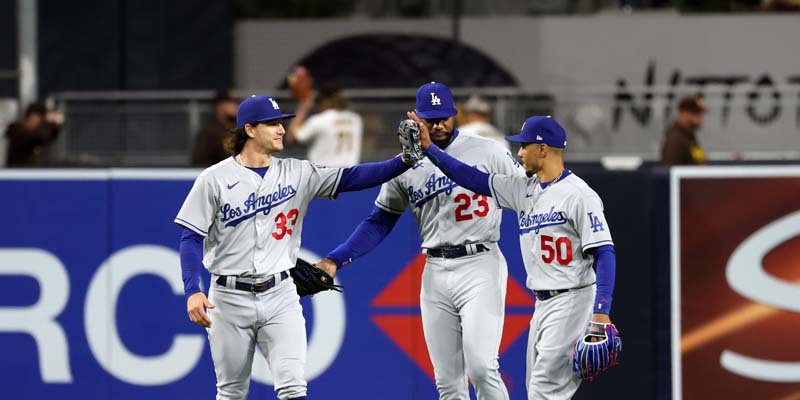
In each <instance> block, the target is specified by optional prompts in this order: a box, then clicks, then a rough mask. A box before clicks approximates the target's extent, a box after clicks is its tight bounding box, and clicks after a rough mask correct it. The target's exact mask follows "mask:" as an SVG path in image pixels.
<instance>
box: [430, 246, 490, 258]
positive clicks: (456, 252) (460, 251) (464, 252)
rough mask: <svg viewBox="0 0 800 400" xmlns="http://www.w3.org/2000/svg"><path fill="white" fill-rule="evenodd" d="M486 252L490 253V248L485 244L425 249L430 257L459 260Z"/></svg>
mask: <svg viewBox="0 0 800 400" xmlns="http://www.w3.org/2000/svg"><path fill="white" fill-rule="evenodd" d="M484 251H489V248H488V247H486V245H485V244H483V243H478V244H468V245H465V246H456V247H439V248H435V249H425V254H427V255H428V257H438V258H459V257H464V256H468V255H473V254H478V253H483V252H484Z"/></svg>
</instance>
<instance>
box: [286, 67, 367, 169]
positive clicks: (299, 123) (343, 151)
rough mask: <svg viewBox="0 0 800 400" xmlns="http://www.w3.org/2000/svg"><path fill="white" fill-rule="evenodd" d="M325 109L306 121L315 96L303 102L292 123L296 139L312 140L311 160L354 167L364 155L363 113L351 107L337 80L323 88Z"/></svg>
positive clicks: (290, 138) (291, 134) (292, 137)
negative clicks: (335, 83) (354, 110)
mask: <svg viewBox="0 0 800 400" xmlns="http://www.w3.org/2000/svg"><path fill="white" fill-rule="evenodd" d="M319 93H320V97H321V100H320V108H321V109H322V112H321V113H319V114H316V115H313V116H311V117H310V118H308V120H306V116H307V115H308V112H309V110H310V109H311V106H312V105H313V104H314V102H313V96H309V97H308V98H307V99H306V100H304V101H302V102H301V103H300V106H299V107H298V109H297V117H296V118H295V119H294V120H292V123H291V124H290V125H289V130H288V135H287V136H288V137H289V140H290V141H292V142H295V141H297V142H300V143H306V142H309V141H310V142H311V143H312V144H311V147H310V148H309V149H308V159H309V160H310V161H312V162H315V163H318V164H322V165H326V166H329V167H350V166H353V165H355V164H356V163H358V161H359V159H360V158H361V139H362V137H363V136H364V124H363V122H362V120H361V116H360V115H358V114H356V113H355V112H353V111H351V110H348V107H349V103H348V101H347V99H345V98H344V97H343V96H342V93H341V91H340V90H339V88H338V87H337V86H335V85H334V84H333V83H326V84H323V85H321V87H320V91H319Z"/></svg>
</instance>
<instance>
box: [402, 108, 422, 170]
mask: <svg viewBox="0 0 800 400" xmlns="http://www.w3.org/2000/svg"><path fill="white" fill-rule="evenodd" d="M397 138H398V139H400V147H401V148H402V150H403V151H402V153H401V154H402V155H403V161H405V162H406V163H408V164H416V163H418V162H420V161H421V160H422V159H423V158H424V157H425V154H423V153H422V143H421V142H420V139H419V126H417V123H416V122H414V120H413V119H404V120H402V121H400V126H398V127H397Z"/></svg>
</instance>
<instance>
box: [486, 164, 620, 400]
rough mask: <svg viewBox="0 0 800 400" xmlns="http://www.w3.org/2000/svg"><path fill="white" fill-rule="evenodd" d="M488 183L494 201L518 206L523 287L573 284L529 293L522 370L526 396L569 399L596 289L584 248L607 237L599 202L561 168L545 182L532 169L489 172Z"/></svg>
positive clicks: (576, 383) (537, 288)
mask: <svg viewBox="0 0 800 400" xmlns="http://www.w3.org/2000/svg"><path fill="white" fill-rule="evenodd" d="M565 175H566V176H565ZM489 188H490V190H491V191H492V197H493V198H494V199H496V201H497V203H498V204H499V205H501V206H503V207H508V208H513V209H514V210H516V211H517V217H518V222H519V233H520V249H521V251H522V259H523V262H524V263H525V269H526V270H527V273H528V279H527V282H526V284H527V286H528V288H530V289H532V290H534V291H540V290H541V291H546V290H558V289H573V290H570V291H567V292H565V293H561V294H559V295H557V296H554V297H551V298H549V299H547V300H537V301H536V308H535V310H534V313H533V317H532V318H531V326H530V331H529V334H528V350H527V359H526V360H527V362H526V370H525V375H526V383H527V387H528V399H529V400H544V399H570V398H572V396H573V395H574V394H575V391H576V390H577V389H578V386H579V385H580V382H581V381H580V380H579V379H578V378H577V377H576V376H575V374H574V373H572V365H571V360H572V358H571V354H572V353H571V351H572V346H573V345H574V344H575V341H577V340H578V337H579V336H580V335H581V334H582V333H583V331H584V330H585V329H586V325H587V324H588V323H589V320H590V319H591V317H592V305H593V300H594V296H595V292H596V291H595V287H594V286H593V285H592V284H593V283H594V282H595V273H594V269H593V268H592V265H593V264H594V258H593V256H591V255H590V254H587V253H586V250H588V249H591V248H593V247H599V246H603V245H612V244H613V242H612V241H611V232H610V231H609V228H608V223H607V222H606V220H605V216H604V215H603V202H602V201H601V200H600V197H599V196H598V195H597V193H595V191H594V190H592V189H591V188H590V187H589V185H587V184H586V182H584V181H583V179H581V178H579V177H577V176H576V175H574V174H571V173H570V174H567V170H564V172H562V174H561V176H560V177H559V178H557V179H556V180H555V181H553V182H552V183H550V184H549V185H547V186H545V188H542V185H541V183H540V182H539V179H538V178H537V177H536V176H534V177H532V178H527V177H525V178H520V177H518V176H510V175H492V176H491V177H490V178H489Z"/></svg>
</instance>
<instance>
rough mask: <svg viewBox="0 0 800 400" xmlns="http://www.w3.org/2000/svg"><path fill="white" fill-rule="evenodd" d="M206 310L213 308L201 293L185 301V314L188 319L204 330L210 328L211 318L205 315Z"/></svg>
mask: <svg viewBox="0 0 800 400" xmlns="http://www.w3.org/2000/svg"><path fill="white" fill-rule="evenodd" d="M206 308H214V305H213V304H211V302H210V301H208V299H207V298H206V295H205V294H203V292H197V293H195V294H193V295H191V296H189V298H188V299H186V313H187V314H189V319H190V320H192V322H194V323H195V324H197V325H200V326H202V327H204V328H209V327H211V318H209V317H208V314H206Z"/></svg>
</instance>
